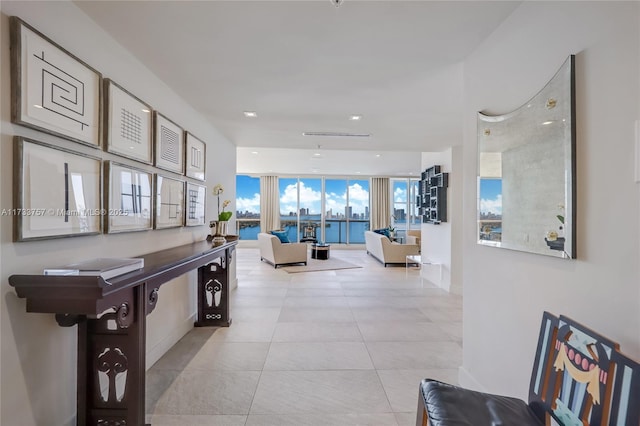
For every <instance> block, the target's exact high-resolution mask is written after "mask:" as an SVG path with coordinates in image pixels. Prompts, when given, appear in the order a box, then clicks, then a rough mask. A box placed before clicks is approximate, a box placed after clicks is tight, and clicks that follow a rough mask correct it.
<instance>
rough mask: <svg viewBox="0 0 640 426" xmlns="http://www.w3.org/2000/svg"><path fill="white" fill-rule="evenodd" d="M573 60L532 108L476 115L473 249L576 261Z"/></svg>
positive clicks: (536, 99)
mask: <svg viewBox="0 0 640 426" xmlns="http://www.w3.org/2000/svg"><path fill="white" fill-rule="evenodd" d="M574 62H575V57H574V56H573V55H572V56H570V57H569V58H568V59H567V60H566V61H565V63H564V64H563V65H562V67H561V68H560V70H559V71H558V72H557V73H556V75H555V76H554V77H553V78H552V79H551V81H550V82H549V83H547V85H546V86H545V87H544V88H543V89H542V90H541V91H540V92H539V93H538V94H537V95H536V96H534V97H533V98H532V99H531V100H530V101H529V102H527V103H525V104H524V105H523V106H521V107H520V108H518V109H517V110H515V111H513V112H510V113H507V114H504V115H494V116H492V115H487V114H484V113H483V112H479V113H478V243H479V244H483V245H489V246H494V247H501V248H507V249H512V250H520V251H526V252H530V253H537V254H543V255H547V256H555V257H562V258H567V259H572V258H575V256H576V250H575V73H574Z"/></svg>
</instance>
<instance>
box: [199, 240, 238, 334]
mask: <svg viewBox="0 0 640 426" xmlns="http://www.w3.org/2000/svg"><path fill="white" fill-rule="evenodd" d="M230 261H231V250H229V249H227V250H225V252H224V253H222V254H221V255H220V257H219V258H217V259H215V260H214V261H213V262H211V263H209V264H208V265H205V266H202V267H200V268H198V321H197V322H196V323H195V324H194V325H195V326H196V327H206V326H217V327H229V325H231V318H230V317H229V262H230Z"/></svg>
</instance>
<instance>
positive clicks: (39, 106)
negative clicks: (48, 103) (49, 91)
mask: <svg viewBox="0 0 640 426" xmlns="http://www.w3.org/2000/svg"><path fill="white" fill-rule="evenodd" d="M34 107H36V108H44V107H43V106H42V105H34Z"/></svg>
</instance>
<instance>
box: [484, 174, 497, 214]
mask: <svg viewBox="0 0 640 426" xmlns="http://www.w3.org/2000/svg"><path fill="white" fill-rule="evenodd" d="M480 212H481V213H493V214H499V215H501V214H502V179H480Z"/></svg>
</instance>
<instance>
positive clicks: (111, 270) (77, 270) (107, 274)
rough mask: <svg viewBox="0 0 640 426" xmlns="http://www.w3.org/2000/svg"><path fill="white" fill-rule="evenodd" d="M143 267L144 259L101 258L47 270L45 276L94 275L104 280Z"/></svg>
mask: <svg viewBox="0 0 640 426" xmlns="http://www.w3.org/2000/svg"><path fill="white" fill-rule="evenodd" d="M143 267H144V259H140V258H117V257H101V258H97V259H90V260H85V261H82V262H78V263H72V264H70V265H65V266H58V267H55V268H47V269H45V270H44V274H45V275H95V276H100V277H102V279H104V280H106V279H109V278H112V277H116V276H118V275H122V274H126V273H128V272H131V271H135V270H137V269H140V268H143Z"/></svg>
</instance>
